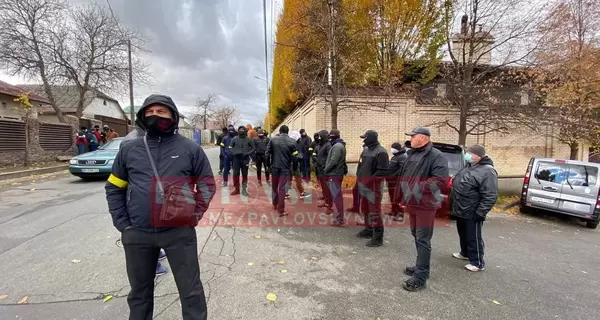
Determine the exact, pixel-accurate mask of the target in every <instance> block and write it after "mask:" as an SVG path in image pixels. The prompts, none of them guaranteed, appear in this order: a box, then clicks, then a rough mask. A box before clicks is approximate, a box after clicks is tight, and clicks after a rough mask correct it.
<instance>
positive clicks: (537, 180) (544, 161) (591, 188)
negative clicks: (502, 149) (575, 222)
mask: <svg viewBox="0 0 600 320" xmlns="http://www.w3.org/2000/svg"><path fill="white" fill-rule="evenodd" d="M599 171H600V164H598V163H591V162H583V161H575V160H561V159H550V158H539V159H538V158H531V159H530V160H529V165H528V166H527V171H526V172H525V178H524V179H523V187H522V191H521V201H520V209H521V212H524V213H527V212H530V211H533V210H544V211H550V212H555V213H559V214H564V215H569V216H573V217H577V218H580V219H581V220H583V221H585V222H586V227H588V228H591V229H596V228H597V227H598V222H599V220H600V186H599V181H598V172H599Z"/></svg>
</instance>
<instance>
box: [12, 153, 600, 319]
mask: <svg viewBox="0 0 600 320" xmlns="http://www.w3.org/2000/svg"><path fill="white" fill-rule="evenodd" d="M216 152H217V150H216V149H213V150H207V153H208V154H209V156H210V158H211V160H212V161H213V168H216V167H217V165H216V159H217V156H216V155H217V153H216ZM44 179H45V181H39V180H38V181H35V182H32V181H26V182H24V183H21V184H13V183H11V184H10V185H8V186H6V185H5V186H4V187H3V189H1V190H0V261H1V262H0V319H86V320H92V319H111V320H112V319H126V318H127V317H126V315H127V305H126V300H125V297H126V295H127V293H128V282H127V278H126V275H125V266H124V255H123V250H122V249H121V248H119V247H118V246H117V245H116V244H115V241H116V240H117V238H118V237H119V234H118V232H117V231H116V230H115V229H114V228H113V227H112V223H111V220H110V217H109V214H108V213H107V206H106V202H105V198H104V190H103V186H104V183H103V182H82V181H79V180H78V179H76V178H73V177H70V176H68V175H66V174H59V175H54V176H51V177H45V178H44ZM15 183H16V182H15ZM261 201H262V202H261ZM266 202H267V201H266V200H264V201H263V200H259V201H258V202H251V203H249V204H247V203H245V202H239V201H238V200H236V199H233V197H232V198H227V197H226V196H225V195H224V196H223V197H222V198H218V199H217V200H215V201H214V203H213V205H212V208H211V212H210V215H211V216H212V219H213V221H212V222H211V219H210V218H205V221H204V222H203V226H202V227H199V228H197V233H198V237H199V244H198V246H199V251H200V262H201V268H202V275H201V276H202V279H203V281H204V284H205V286H206V291H207V295H208V299H209V302H208V305H209V313H210V316H209V317H210V319H228V320H229V319H264V320H267V319H273V320H281V319H286V320H295V319H328V320H331V319H361V320H362V319H600V308H598V307H597V306H598V301H600V286H599V283H598V281H599V279H600V254H599V253H600V249H599V247H598V246H599V244H600V232H599V231H596V230H588V229H585V228H584V227H582V225H581V224H577V223H574V222H570V221H555V220H549V219H547V218H540V217H510V216H504V215H492V216H491V218H490V219H489V222H487V223H486V226H485V231H484V233H485V238H486V248H487V251H488V255H487V258H488V259H487V269H486V271H485V272H483V273H478V274H472V273H469V272H468V271H465V270H464V269H463V268H462V265H463V263H461V262H460V261H456V260H455V259H453V258H452V257H451V256H450V254H451V252H453V251H455V250H456V247H457V237H456V233H455V230H454V229H453V228H448V227H443V226H442V227H439V228H438V229H437V230H436V234H435V236H434V239H433V248H434V249H433V262H432V263H433V270H432V278H431V280H430V282H429V288H428V290H426V291H422V292H419V293H407V292H405V291H404V290H402V288H401V283H402V281H403V280H404V279H405V277H404V275H403V274H402V271H401V270H402V268H403V267H404V266H406V265H409V264H411V263H412V262H414V254H415V249H414V244H413V242H412V241H411V238H410V234H409V231H408V230H407V229H406V228H404V227H401V226H400V227H397V228H390V229H388V231H387V234H386V243H385V245H384V246H383V247H381V248H376V249H371V248H366V247H365V246H364V241H362V240H360V239H357V238H355V237H354V233H355V232H356V231H357V228H343V229H334V228H326V227H303V228H301V227H289V226H283V225H282V226H280V227H272V228H266V227H265V228H259V227H248V226H244V225H243V224H242V225H239V224H238V225H237V226H227V225H226V223H223V222H224V221H226V220H227V219H224V218H223V217H225V216H226V215H227V214H234V215H235V214H236V213H238V214H239V212H249V210H253V209H256V208H257V207H260V206H263V207H264V206H265V204H266ZM219 217H220V219H219ZM215 220H218V221H219V224H218V225H217V226H212V224H213V223H214V222H215ZM167 266H168V263H167ZM282 270H287V272H282ZM156 283H157V286H156V292H155V295H156V304H155V317H156V318H157V319H179V317H180V306H179V303H178V297H177V290H176V288H175V285H174V282H173V277H172V275H171V274H168V275H165V276H162V277H159V278H158V279H157V280H156ZM268 293H275V294H276V295H277V300H276V301H275V302H270V301H268V300H267V299H266V295H267V294H268ZM108 295H110V296H112V297H113V298H112V299H111V300H109V301H106V302H104V299H105V297H106V296H108ZM23 297H27V303H26V304H20V305H19V304H17V302H18V301H19V300H20V299H22V298H23Z"/></svg>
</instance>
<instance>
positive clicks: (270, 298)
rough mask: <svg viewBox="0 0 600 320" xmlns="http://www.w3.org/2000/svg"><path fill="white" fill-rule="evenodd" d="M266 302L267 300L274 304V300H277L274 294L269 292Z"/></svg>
mask: <svg viewBox="0 0 600 320" xmlns="http://www.w3.org/2000/svg"><path fill="white" fill-rule="evenodd" d="M267 300H269V301H271V302H275V300H277V295H276V294H274V293H273V292H269V293H268V294H267Z"/></svg>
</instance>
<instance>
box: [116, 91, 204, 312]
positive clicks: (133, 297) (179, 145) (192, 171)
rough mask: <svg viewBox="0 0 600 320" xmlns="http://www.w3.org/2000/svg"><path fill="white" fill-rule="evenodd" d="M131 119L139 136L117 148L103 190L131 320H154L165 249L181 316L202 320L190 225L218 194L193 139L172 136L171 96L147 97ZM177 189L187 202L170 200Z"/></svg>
mask: <svg viewBox="0 0 600 320" xmlns="http://www.w3.org/2000/svg"><path fill="white" fill-rule="evenodd" d="M136 119H137V120H136V125H137V126H138V127H140V128H141V130H143V131H145V134H144V136H142V137H140V138H137V139H133V140H131V141H129V142H127V144H125V145H123V147H122V148H120V150H119V152H118V153H117V155H116V157H115V160H114V163H113V166H112V173H111V175H110V177H109V178H108V181H107V183H106V186H105V189H106V200H107V202H108V211H109V212H110V214H111V216H112V220H113V225H114V226H115V228H117V230H119V231H120V232H121V243H122V244H123V248H124V249H125V264H126V267H127V276H128V278H129V284H130V286H131V292H130V293H129V295H128V297H127V302H128V304H129V309H130V316H129V318H130V319H152V313H153V308H154V303H153V299H154V277H155V275H154V273H155V268H156V260H157V259H158V257H159V254H160V249H161V248H163V249H164V250H165V252H166V254H167V257H168V259H169V263H170V265H171V268H172V269H173V275H174V277H175V282H176V283H177V288H178V290H179V295H180V300H181V308H182V318H183V319H190V320H192V319H197V320H201V319H202V320H206V319H207V310H206V299H205V294H204V289H203V287H202V283H201V281H200V267H199V264H198V243H197V237H196V230H195V228H194V227H195V226H196V225H197V224H198V221H199V219H200V218H201V217H202V215H203V214H204V212H206V210H207V209H208V206H209V204H210V201H211V200H212V198H213V197H214V194H215V191H216V186H215V179H214V177H213V173H212V169H211V167H210V162H209V160H208V157H207V156H206V154H205V153H204V151H203V150H202V148H201V147H199V146H198V145H197V144H196V143H195V142H194V141H192V140H190V139H187V138H186V137H184V136H182V135H179V134H176V132H177V124H178V123H179V113H178V111H177V107H176V106H175V103H174V102H173V100H172V99H171V98H170V97H167V96H163V95H151V96H149V97H148V98H146V100H145V101H144V103H143V104H142V108H140V110H139V111H138V113H137V116H136ZM195 188H197V192H195V191H194V190H193V189H195ZM190 189H191V190H190ZM156 190H159V191H161V192H160V193H158V194H157V192H156ZM176 190H180V193H178V195H183V196H184V197H185V200H183V201H181V202H180V201H176V200H173V199H171V198H170V195H172V194H173V193H172V192H174V191H176ZM162 191H164V193H165V194H164V195H163V192H162ZM165 195H168V196H167V197H165ZM178 198H179V197H178ZM174 201H176V202H175V203H174ZM174 219H176V220H178V221H177V223H173V221H174Z"/></svg>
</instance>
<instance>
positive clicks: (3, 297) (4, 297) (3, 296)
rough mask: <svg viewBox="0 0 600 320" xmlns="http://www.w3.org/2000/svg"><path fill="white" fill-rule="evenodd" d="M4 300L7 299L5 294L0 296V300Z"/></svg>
mask: <svg viewBox="0 0 600 320" xmlns="http://www.w3.org/2000/svg"><path fill="white" fill-rule="evenodd" d="M6 298H8V295H7V294H0V300H4V299H6Z"/></svg>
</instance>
